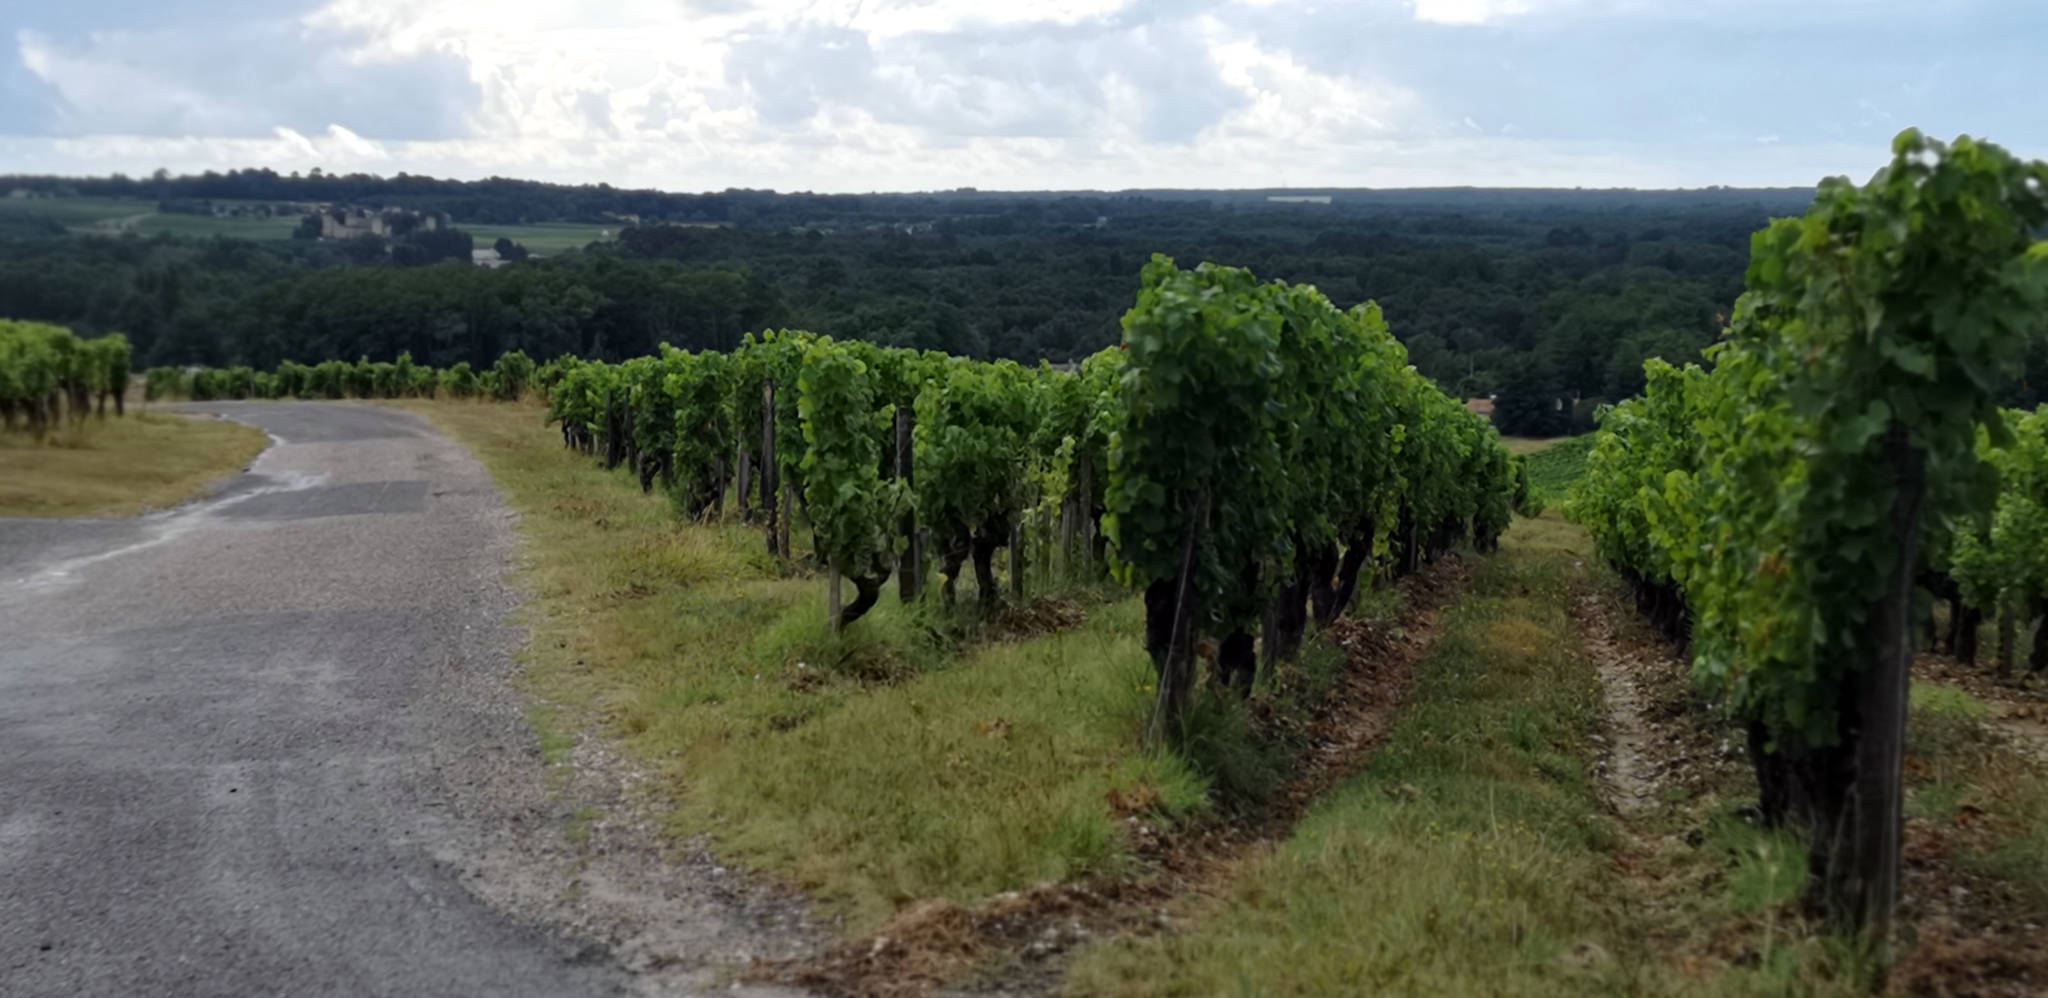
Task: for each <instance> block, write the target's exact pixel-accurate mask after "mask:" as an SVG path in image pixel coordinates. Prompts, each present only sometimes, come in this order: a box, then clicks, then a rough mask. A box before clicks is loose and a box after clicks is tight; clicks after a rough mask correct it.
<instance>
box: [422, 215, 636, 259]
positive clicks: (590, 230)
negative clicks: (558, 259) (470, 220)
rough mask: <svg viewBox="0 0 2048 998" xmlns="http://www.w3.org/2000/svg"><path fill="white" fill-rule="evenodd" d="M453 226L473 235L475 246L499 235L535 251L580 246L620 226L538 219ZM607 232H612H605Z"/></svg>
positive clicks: (485, 244)
mask: <svg viewBox="0 0 2048 998" xmlns="http://www.w3.org/2000/svg"><path fill="white" fill-rule="evenodd" d="M455 227H456V228H458V229H461V230H462V231H464V232H467V233H469V234H470V235H471V236H474V237H475V238H476V246H477V248H478V249H487V248H489V247H490V246H491V244H492V243H494V242H496V241H497V240H498V239H499V237H503V238H506V239H510V240H512V241H513V242H515V243H518V244H519V245H521V246H524V247H526V248H527V249H529V250H531V251H533V252H535V253H542V254H547V253H560V252H563V251H564V250H572V249H582V248H583V247H584V246H587V245H589V244H590V243H593V242H597V241H599V240H602V239H609V238H612V236H616V235H618V232H619V226H618V225H616V224H614V225H588V224H585V223H582V222H540V223H537V224H534V225H465V224H463V223H460V222H458V223H456V226H455ZM606 232H610V233H611V236H607V235H605V233H606Z"/></svg>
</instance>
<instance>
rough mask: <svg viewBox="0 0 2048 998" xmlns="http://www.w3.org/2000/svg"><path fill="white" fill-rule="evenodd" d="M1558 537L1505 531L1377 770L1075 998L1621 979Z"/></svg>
mask: <svg viewBox="0 0 2048 998" xmlns="http://www.w3.org/2000/svg"><path fill="white" fill-rule="evenodd" d="M1567 526H1568V525H1563V524H1561V523H1558V522H1554V521H1536V522H1532V523H1526V524H1518V525H1517V527H1516V529H1515V530H1514V531H1511V532H1510V533H1509V534H1508V535H1507V539H1506V541H1505V543H1504V546H1503V550H1502V553H1501V554H1500V555H1499V556H1498V557H1496V558H1493V559H1490V560H1489V561H1487V562H1486V563H1485V564H1484V566H1483V567H1482V568H1481V569H1480V572H1479V576H1478V578H1477V580H1476V581H1475V584H1474V588H1473V591H1472V593H1471V594H1470V595H1469V596H1467V597H1466V598H1465V599H1463V600H1462V601H1460V602H1459V603H1458V604H1457V605H1456V606H1455V607H1454V608H1453V609H1452V610H1451V611H1450V615H1449V617H1448V620H1447V623H1446V625H1445V630H1444V634H1443V637H1442V639H1441V640H1440V641H1439V642H1438V644H1437V646H1436V648H1435V649H1434V650H1433V651H1432V652H1431V654H1430V655H1429V656H1428V657H1427V658H1425V659H1424V660H1423V661H1422V663H1421V664H1420V665H1419V666H1418V675H1417V679H1416V686H1415V690H1414V692H1413V694H1412V698H1411V700H1410V702H1409V708H1408V710H1407V712H1406V713H1405V714H1404V715H1403V716H1402V718H1401V720H1400V721H1399V722H1398V723H1397V725H1396V726H1395V728H1394V730H1393V731H1392V733H1391V734H1390V735H1389V737H1388V740H1387V742H1386V744H1385V745H1384V746H1383V747H1382V748H1381V749H1380V750H1379V752H1378V753H1377V754H1376V755H1375V757H1374V758H1373V760H1372V762H1371V763H1370V764H1369V765H1368V766H1367V767H1366V768H1365V769H1364V770H1363V771H1362V772H1360V773H1359V774H1357V775H1356V776H1354V777H1353V778H1352V779H1350V780H1349V781H1347V782H1346V783H1345V784H1343V785H1342V786H1341V787H1340V788H1339V789H1338V790H1337V791H1336V792H1335V793H1333V794H1332V795H1331V796H1330V797H1329V798H1327V799H1326V800H1325V801H1323V802H1322V803H1321V804H1320V805H1318V806H1317V807H1315V808H1314V809H1313V810H1312V811H1311V812H1310V814H1309V815H1308V816H1307V817H1306V818H1305V819H1304V820H1303V821H1302V822H1301V824H1300V825H1299V826H1297V828H1296V829H1295V833H1294V835H1293V837H1292V838H1291V839H1289V840H1288V841H1287V842H1285V843H1284V844H1282V845H1281V846H1279V847H1278V848H1276V849H1274V850H1273V851H1272V852H1270V853H1268V854H1266V855H1263V856H1261V857H1258V858H1256V859H1254V860H1252V861H1251V862H1250V864H1249V865H1248V867H1247V868H1245V869H1244V870H1242V871H1241V872H1240V873H1239V875H1238V876H1237V878H1236V887H1235V889H1234V893H1233V894H1232V895H1231V896H1230V897H1229V899H1228V901H1227V903H1226V904H1225V906H1224V907H1223V909H1222V910H1221V911H1219V912H1217V913H1216V914H1215V915H1213V916H1212V917H1210V918H1208V919H1206V920H1205V921H1203V922H1202V923H1201V924H1200V925H1198V926H1197V927H1196V928H1195V929H1194V930H1192V931H1190V932H1188V933H1186V934H1181V935H1170V936H1155V937H1150V938H1144V939H1135V940H1122V941H1117V942H1113V943H1109V944H1106V945H1104V946H1101V947H1098V948H1096V949H1094V950H1092V951H1090V952H1088V953H1086V954H1084V955H1083V956H1082V957H1081V958H1080V959H1079V960H1078V961H1077V963H1076V964H1075V966H1074V968H1073V970H1072V973H1071V975H1070V978H1069V986H1070V989H1071V990H1073V991H1075V992H1078V993H1087V994H1131V995H1191V994H1226V993H1230V994H1302V995H1310V994H1315V995H1320V994H1361V993H1387V992H1393V993H1422V994H1462V993H1487V994H1529V993H1570V994H1576V993H1581V992H1583V991H1585V990H1587V989H1588V988H1589V986H1593V985H1597V984H1599V983H1601V982H1603V981H1606V980H1608V979H1610V978H1612V977H1614V976H1615V975H1616V974H1617V971H1616V969H1615V966H1614V964H1613V962H1612V961H1611V960H1605V959H1601V958H1600V957H1599V956H1598V955H1599V954H1605V953H1609V952H1613V951H1615V949H1616V948H1617V946H1618V945H1620V941H1621V937H1622V936H1624V935H1625V933H1624V932H1623V930H1622V929H1621V927H1620V926H1619V925H1618V924H1617V923H1616V921H1615V920H1614V916H1613V914H1612V912H1610V910H1609V907H1608V905H1607V904H1606V903H1605V899H1606V898H1607V897H1608V896H1609V895H1610V894H1611V884H1610V883H1609V872H1608V865H1607V859H1608V857H1607V850H1608V847H1609V844H1610V840H1611V839H1612V834H1613V833H1612V829H1611V828H1610V827H1609V824H1608V822H1607V821H1606V820H1605V819H1604V818H1602V817H1601V815H1600V807H1599V802H1598V800H1597V799H1596V797H1595V791H1594V784H1593V780H1592V777H1591V776H1590V775H1589V770H1588V766H1587V762H1586V760H1587V758H1588V745H1587V739H1588V737H1589V736H1590V735H1591V734H1592V733H1593V731H1594V728H1595V725H1596V723H1597V718H1598V713H1599V705H1600V694H1599V691H1598V688H1597V685H1596V680H1595V674H1594V670H1593V668H1592V666H1591V665H1590V664H1589V663H1588V662H1586V661H1584V660H1583V659H1582V658H1580V657H1579V656H1578V655H1576V654H1575V653H1574V651H1573V649H1574V648H1575V646H1576V643H1577V642H1576V639H1575V636H1574V633H1573V629H1572V623H1571V620H1570V618H1569V617H1568V616H1567V615H1566V613H1565V610H1564V607H1565V606H1566V605H1567V603H1568V601H1567V598H1566V595H1565V591H1566V589H1567V587H1568V586H1569V585H1570V584H1571V580H1572V577H1573V573H1574V571H1575V569H1574V568H1573V565H1574V554H1573V551H1572V550H1571V548H1570V546H1569V545H1568V544H1566V543H1564V541H1563V540H1561V539H1560V537H1561V535H1562V533H1564V532H1567V531H1566V528H1567Z"/></svg>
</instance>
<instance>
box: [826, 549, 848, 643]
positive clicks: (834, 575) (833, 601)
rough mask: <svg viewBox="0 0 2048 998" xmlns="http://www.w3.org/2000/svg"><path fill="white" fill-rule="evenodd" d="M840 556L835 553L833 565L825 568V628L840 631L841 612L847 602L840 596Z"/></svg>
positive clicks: (830, 630) (832, 631) (834, 632)
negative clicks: (842, 600)
mask: <svg viewBox="0 0 2048 998" xmlns="http://www.w3.org/2000/svg"><path fill="white" fill-rule="evenodd" d="M839 578H840V573H839V556H838V555H833V556H832V561H831V566H830V567H829V568H827V569H826V570H825V630H826V631H827V632H829V633H832V634H838V633H839V614H840V610H841V609H842V608H844V607H845V605H846V604H845V603H843V602H841V600H840V598H839Z"/></svg>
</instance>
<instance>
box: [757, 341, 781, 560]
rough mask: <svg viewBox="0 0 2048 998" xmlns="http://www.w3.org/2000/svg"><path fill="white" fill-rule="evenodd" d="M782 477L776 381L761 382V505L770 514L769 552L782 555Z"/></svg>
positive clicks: (771, 554) (773, 554) (772, 554)
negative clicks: (778, 513)
mask: <svg viewBox="0 0 2048 998" xmlns="http://www.w3.org/2000/svg"><path fill="white" fill-rule="evenodd" d="M778 477H780V476H779V475H778V474H777V472H776V468H775V382H774V381H764V382H762V383H761V506H762V508H763V510H764V511H765V512H766V513H767V514H768V554H769V555H770V556H771V557H773V556H781V555H784V554H787V553H788V549H787V548H785V547H783V546H781V537H782V535H781V534H780V533H778V532H777V530H776V527H777V524H776V522H775V484H776V479H777V478H778Z"/></svg>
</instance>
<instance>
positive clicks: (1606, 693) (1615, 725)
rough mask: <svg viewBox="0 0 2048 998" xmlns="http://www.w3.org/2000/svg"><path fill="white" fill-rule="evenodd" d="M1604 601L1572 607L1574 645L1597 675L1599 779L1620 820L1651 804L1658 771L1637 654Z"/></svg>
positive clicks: (1598, 597) (1588, 597)
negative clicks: (1601, 712)
mask: <svg viewBox="0 0 2048 998" xmlns="http://www.w3.org/2000/svg"><path fill="white" fill-rule="evenodd" d="M1608 603H1609V599H1608V597H1607V596H1606V595H1605V594H1601V593H1586V594H1584V595H1582V596H1580V597H1579V598H1578V599H1577V600H1576V601H1575V602H1574V603H1573V606H1572V617H1573V619H1574V620H1575V621H1577V623H1578V625H1579V639H1580V641H1581V642H1583V643H1584V645H1585V648H1586V653H1587V654H1588V655H1590V656H1591V657H1592V659H1593V664H1594V665H1595V667H1597V668H1598V669H1599V672H1600V693H1601V697H1602V700H1603V702H1604V704H1605V707H1606V733H1605V734H1604V735H1602V736H1599V737H1601V738H1602V739H1603V741H1604V743H1605V744H1604V745H1603V752H1602V754H1601V759H1600V775H1601V776H1602V777H1603V778H1604V784H1603V785H1604V786H1605V787H1606V789H1607V791H1608V799H1609V801H1610V802H1611V803H1612V804H1613V805H1614V808H1615V810H1616V811H1619V812H1620V813H1621V814H1622V815H1623V816H1624V817H1635V816H1636V815H1638V814H1640V813H1641V812H1642V811H1643V810H1644V809H1645V808H1646V807H1648V806H1649V805H1651V804H1653V803H1655V801H1656V792H1657V775H1658V772H1657V771H1658V768H1659V767H1658V765H1657V763H1656V761H1655V760H1653V759H1652V758H1651V755H1650V745H1651V739H1652V736H1653V725H1652V715H1651V696H1650V694H1649V692H1648V691H1647V690H1646V689H1645V688H1644V679H1645V673H1646V671H1647V670H1646V669H1645V662H1644V661H1643V656H1642V654H1641V649H1640V648H1637V647H1625V646H1624V643H1623V642H1622V640H1621V639H1620V637H1619V635H1617V633H1616V632H1615V628H1614V619H1613V617H1612V612H1613V611H1612V610H1611V609H1610V607H1609V605H1608Z"/></svg>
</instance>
